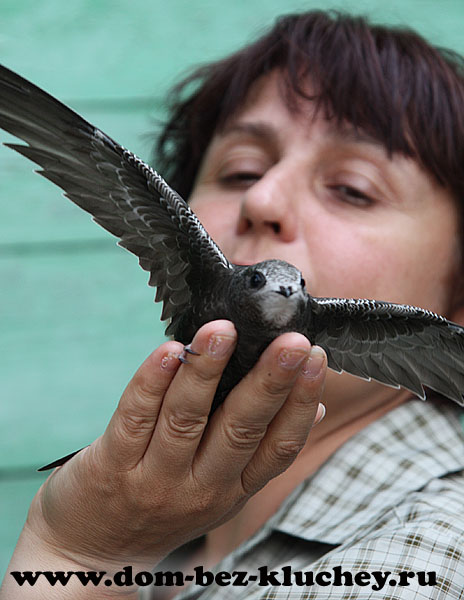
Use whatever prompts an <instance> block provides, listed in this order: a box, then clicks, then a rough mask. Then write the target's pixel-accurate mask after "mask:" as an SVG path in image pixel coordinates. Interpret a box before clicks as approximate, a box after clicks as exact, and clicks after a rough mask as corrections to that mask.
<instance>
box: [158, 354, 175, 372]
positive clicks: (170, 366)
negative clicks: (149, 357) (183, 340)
mask: <svg viewBox="0 0 464 600" xmlns="http://www.w3.org/2000/svg"><path fill="white" fill-rule="evenodd" d="M178 366H179V356H178V354H175V353H174V352H168V353H167V354H165V355H164V356H163V358H162V359H161V368H162V369H163V371H175V370H176V369H177V368H178Z"/></svg>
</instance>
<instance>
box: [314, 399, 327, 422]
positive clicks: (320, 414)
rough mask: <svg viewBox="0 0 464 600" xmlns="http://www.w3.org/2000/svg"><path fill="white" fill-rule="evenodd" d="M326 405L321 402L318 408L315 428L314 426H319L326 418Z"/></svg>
mask: <svg viewBox="0 0 464 600" xmlns="http://www.w3.org/2000/svg"><path fill="white" fill-rule="evenodd" d="M325 413H326V410H325V404H322V402H319V406H318V407H317V413H316V417H315V419H314V423H313V427H314V425H318V424H319V423H320V422H321V421H322V419H323V418H324V417H325Z"/></svg>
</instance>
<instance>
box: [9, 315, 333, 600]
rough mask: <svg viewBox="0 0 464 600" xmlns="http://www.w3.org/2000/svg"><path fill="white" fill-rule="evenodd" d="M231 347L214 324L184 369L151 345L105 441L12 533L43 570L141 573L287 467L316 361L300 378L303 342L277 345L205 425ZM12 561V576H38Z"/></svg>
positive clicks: (177, 348)
mask: <svg viewBox="0 0 464 600" xmlns="http://www.w3.org/2000/svg"><path fill="white" fill-rule="evenodd" d="M235 342H236V332H235V328H234V326H233V324H232V323H231V322H229V321H213V322H210V323H208V324H206V325H204V326H203V327H202V328H201V329H200V330H199V331H198V332H197V334H196V335H195V338H194V340H193V342H192V344H191V347H192V349H193V350H194V351H195V352H197V353H198V355H190V354H189V363H190V364H181V362H180V361H179V360H178V358H177V357H178V355H179V354H180V353H181V352H182V349H183V346H182V345H181V344H180V343H178V342H174V341H169V342H166V343H164V344H162V345H161V346H160V347H159V348H158V349H157V350H155V351H154V352H153V353H152V354H151V355H150V356H149V357H148V358H147V359H146V361H145V362H144V363H143V364H142V366H141V367H140V368H139V370H138V371H137V372H136V374H135V375H134V377H133V379H132V380H131V381H130V383H129V385H128V386H127V388H126V390H125V391H124V393H123V395H122V398H121V401H120V403H119V406H118V407H117V409H116V411H115V413H114V415H113V417H112V419H111V421H110V423H109V425H108V427H107V429H106V431H105V432H104V434H103V435H102V436H101V437H100V438H98V439H97V440H96V441H95V442H94V443H93V444H92V445H91V446H89V447H87V448H85V449H84V450H83V451H82V452H80V453H78V454H77V455H76V456H75V457H74V458H73V459H72V460H70V461H69V462H68V463H66V464H65V465H63V466H62V467H59V468H58V469H56V470H55V471H54V472H53V473H52V474H51V476H50V477H49V478H48V479H47V481H46V482H45V483H44V484H43V486H42V488H41V489H40V491H39V493H38V494H37V496H36V497H35V498H34V501H33V503H32V505H31V509H30V512H29V516H28V520H27V524H26V527H25V530H24V532H23V534H22V535H23V536H26V538H29V540H30V541H31V543H32V544H34V543H36V544H38V545H43V546H44V547H46V548H47V552H46V554H47V555H48V556H49V557H53V556H54V555H56V557H57V560H56V564H53V565H52V564H50V565H49V568H50V569H51V570H57V569H59V568H60V567H59V561H60V559H63V560H64V561H65V562H66V563H68V562H69V563H71V564H72V563H75V564H77V565H80V568H81V569H86V570H92V569H93V570H102V569H105V570H107V571H108V573H111V572H113V571H116V570H119V569H121V568H122V567H123V566H124V565H128V564H130V565H132V566H133V568H134V571H135V570H147V569H151V568H153V566H154V565H155V564H156V563H157V562H159V561H160V560H161V559H162V558H163V557H164V556H166V555H167V554H168V553H169V552H171V551H172V550H173V549H175V548H176V547H178V546H180V545H181V544H183V543H185V542H186V541H188V540H190V539H193V538H195V537H197V536H199V535H201V534H203V533H205V532H207V531H208V530H210V529H212V528H214V527H216V526H217V525H219V524H220V523H222V522H224V521H226V520H228V519H229V518H230V517H232V516H233V515H234V514H235V513H236V512H237V511H238V510H239V509H240V508H241V506H243V504H244V503H245V502H246V500H247V499H248V498H249V497H250V496H251V495H253V494H254V493H255V492H257V491H258V490H259V489H260V488H261V487H263V486H264V485H265V484H266V483H267V482H268V481H269V480H270V479H272V478H273V477H275V476H276V475H278V474H279V473H281V472H282V471H283V470H285V469H286V468H287V467H288V466H289V465H290V464H291V462H292V461H293V460H294V459H295V457H296V456H297V454H298V452H299V450H300V449H301V448H302V447H303V445H304V444H305V441H306V438H307V435H308V432H309V430H310V429H311V426H312V424H313V422H314V418H315V416H316V412H317V409H318V405H319V400H320V397H321V394H322V387H323V379H324V374H325V366H326V360H323V361H322V365H320V368H317V369H316V371H317V373H311V372H310V369H308V365H311V364H312V365H313V366H314V365H316V363H317V362H319V363H320V360H319V361H317V359H315V360H312V361H311V360H308V359H309V357H310V350H311V345H310V343H309V341H308V340H307V339H306V338H305V337H304V336H302V335H300V334H298V333H286V334H284V335H281V336H280V337H278V338H277V339H275V340H274V341H273V342H272V344H270V346H269V347H268V348H267V349H266V350H265V351H264V352H263V354H262V356H261V357H260V359H259V361H258V363H257V364H256V365H255V367H254V368H253V369H252V370H251V371H250V372H249V374H248V375H247V376H246V377H245V378H244V379H243V380H242V381H241V382H240V383H239V384H238V385H237V386H236V387H235V388H234V389H233V390H232V392H231V393H230V394H229V396H228V397H227V399H226V401H225V402H224V404H223V405H221V406H220V407H219V408H218V409H217V410H216V411H215V413H214V414H213V416H212V418H211V419H210V420H209V421H208V414H209V412H210V407H211V404H212V401H213V397H214V393H215V390H216V387H217V384H218V382H219V379H220V377H221V374H222V371H223V369H224V368H225V366H226V364H227V361H228V360H229V358H230V356H231V354H232V352H233V350H234V347H235ZM319 352H320V351H319ZM316 354H317V351H316ZM38 552H40V550H38ZM20 554H21V551H20ZM28 554H29V559H30V558H31V555H32V556H34V552H32V553H31V550H29V552H28ZM48 560H50V558H49V559H48ZM13 561H15V565H14V568H15V569H18V570H26V569H27V570H31V569H32V570H34V569H35V568H39V567H34V565H33V564H31V562H28V563H27V564H26V562H21V560H20V556H16V558H14V559H13ZM39 562H40V561H39ZM42 568H43V567H42ZM11 569H12V565H10V569H9V570H11ZM24 591H25V590H24V589H23V590H22V593H24ZM81 591H82V590H81ZM113 591H115V589H113ZM50 592H51V589H50ZM61 593H63V589H61ZM86 593H90V590H86ZM126 593H127V589H126ZM12 597H13V596H12ZM61 597H63V596H61ZM70 597H71V596H70ZM89 597H91V596H89Z"/></svg>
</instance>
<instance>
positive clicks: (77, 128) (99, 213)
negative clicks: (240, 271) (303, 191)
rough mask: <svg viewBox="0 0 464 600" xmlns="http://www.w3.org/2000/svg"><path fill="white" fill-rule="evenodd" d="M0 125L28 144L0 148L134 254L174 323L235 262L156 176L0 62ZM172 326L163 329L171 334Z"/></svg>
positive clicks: (181, 201)
mask: <svg viewBox="0 0 464 600" xmlns="http://www.w3.org/2000/svg"><path fill="white" fill-rule="evenodd" d="M0 127H1V128H2V129H4V130H6V131H8V132H9V133H11V134H13V135H14V136H16V137H18V138H20V139H21V140H23V141H24V142H26V143H27V145H22V144H5V145H6V146H8V147H10V148H13V149H14V150H16V151H17V152H19V153H20V154H22V155H24V156H26V157H27V158H29V159H30V160H32V161H33V162H35V163H37V164H38V165H40V167H41V168H42V169H41V170H39V171H37V172H38V173H39V174H40V175H43V176H44V177H46V178H47V179H49V180H50V181H52V182H53V183H55V184H56V185H58V186H59V187H60V188H62V189H63V190H64V192H65V196H67V197H68V198H69V199H70V200H72V201H73V202H75V203H76V204H77V205H78V206H80V207H81V208H83V209H84V210H86V211H87V212H89V213H90V214H91V215H92V217H93V220H94V221H95V222H96V223H98V224H99V225H101V226H102V227H104V228H105V229H107V230H108V231H109V232H111V233H112V234H113V235H115V236H117V237H119V238H120V241H119V242H118V243H119V245H120V246H123V247H124V248H126V249H127V250H129V251H130V252H132V253H134V254H136V255H137V256H138V257H139V262H140V265H141V267H142V268H143V269H145V270H146V271H149V272H150V279H149V284H150V285H153V286H157V288H158V289H157V293H156V301H160V300H161V301H163V313H162V319H163V320H164V319H167V318H169V317H171V318H172V320H173V324H172V325H174V321H175V320H176V317H178V316H179V315H180V314H181V313H182V311H183V309H184V308H185V307H186V306H187V305H188V304H189V301H190V297H191V294H192V293H194V288H195V287H196V286H199V285H205V286H207V285H208V283H209V281H208V280H210V278H212V277H214V275H215V273H217V272H218V271H221V270H223V269H230V268H232V265H231V264H230V263H229V261H228V260H227V259H226V257H225V256H224V254H223V253H222V252H221V250H220V249H219V248H218V247H217V245H216V244H215V243H214V241H213V240H212V239H211V238H210V236H209V235H208V233H207V232H206V230H205V229H204V227H203V226H202V224H201V223H200V221H199V220H198V219H197V217H196V216H195V214H194V213H193V212H192V210H191V209H190V208H189V206H188V205H187V203H186V202H185V201H184V200H183V199H182V198H181V197H180V196H179V195H178V194H177V193H176V192H175V191H174V190H172V189H171V188H170V187H169V186H168V185H167V183H166V182H165V181H164V180H163V178H162V177H160V175H158V173H156V171H154V170H153V169H152V168H151V167H149V166H148V165H147V164H145V163H144V162H143V161H142V160H140V159H139V158H137V157H136V156H135V155H134V154H132V153H131V152H129V151H128V150H126V149H125V148H123V147H122V146H120V145H119V144H117V143H116V142H115V141H114V140H112V139H111V138H110V137H109V136H107V135H106V134H105V133H103V132H102V131H101V130H100V129H97V128H96V127H94V126H93V125H91V124H90V123H88V122H87V121H85V120H84V119H83V118H82V117H80V116H79V115H78V114H77V113H75V112H74V111H72V110H71V109H69V108H68V107H67V106H65V105H64V104H62V103H61V102H59V101H58V100H56V99H55V98H53V97H52V96H50V95H49V94H47V93H46V92H45V91H43V90H41V89H40V88H38V87H37V86H35V85H33V84H32V83H30V82H28V81H27V80H25V79H24V78H22V77H20V76H19V75H17V74H16V73H14V72H12V71H10V70H9V69H7V68H6V67H3V66H1V65H0ZM169 329H170V328H169V327H168V329H167V332H168V333H169Z"/></svg>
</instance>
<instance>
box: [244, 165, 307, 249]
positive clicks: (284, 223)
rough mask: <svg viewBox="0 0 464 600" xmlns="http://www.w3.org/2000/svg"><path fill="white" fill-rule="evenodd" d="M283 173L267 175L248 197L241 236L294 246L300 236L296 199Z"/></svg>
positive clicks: (277, 172)
mask: <svg viewBox="0 0 464 600" xmlns="http://www.w3.org/2000/svg"><path fill="white" fill-rule="evenodd" d="M288 177H289V174H287V175H286V174H285V171H284V170H283V169H281V170H278V169H277V168H276V167H273V168H271V169H270V170H269V171H267V172H266V173H265V174H264V175H263V176H262V177H261V179H259V180H258V181H256V182H255V183H253V184H252V185H251V186H250V187H249V188H248V189H247V190H246V191H245V193H244V195H243V199H242V203H241V207H240V217H239V225H238V232H239V234H245V233H254V234H259V235H270V236H273V237H277V238H279V239H280V241H284V242H291V241H293V240H294V239H295V237H296V235H297V226H298V217H297V214H296V209H297V207H296V201H295V200H296V199H295V198H294V197H292V182H291V181H290V180H289V179H288Z"/></svg>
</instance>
